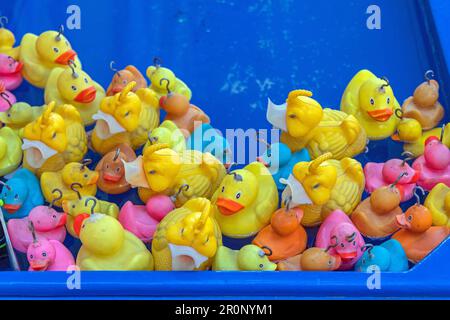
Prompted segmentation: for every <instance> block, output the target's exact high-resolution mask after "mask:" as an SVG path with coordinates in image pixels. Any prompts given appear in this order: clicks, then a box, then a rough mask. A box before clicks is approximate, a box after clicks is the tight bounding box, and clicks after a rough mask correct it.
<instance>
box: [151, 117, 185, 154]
mask: <svg viewBox="0 0 450 320" xmlns="http://www.w3.org/2000/svg"><path fill="white" fill-rule="evenodd" d="M153 143H167V144H168V145H169V148H170V149H172V150H173V151H175V152H177V153H182V152H183V151H185V150H186V140H185V138H184V135H183V133H182V132H181V130H180V129H179V128H178V127H177V125H176V124H175V123H173V122H172V121H170V120H165V121H163V122H162V123H161V125H160V126H159V127H157V128H156V129H153V130H152V131H151V132H150V134H149V136H148V141H147V143H146V144H145V146H144V148H147V147H148V146H150V145H152V144H153Z"/></svg>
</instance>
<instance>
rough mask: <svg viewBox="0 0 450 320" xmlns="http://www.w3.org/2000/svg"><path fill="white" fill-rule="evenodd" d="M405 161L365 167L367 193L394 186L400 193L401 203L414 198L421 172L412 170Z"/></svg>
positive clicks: (398, 160) (371, 164)
mask: <svg viewBox="0 0 450 320" xmlns="http://www.w3.org/2000/svg"><path fill="white" fill-rule="evenodd" d="M410 159H411V157H408V158H406V159H404V160H401V159H391V160H388V161H386V162H385V163H375V162H368V163H367V164H366V165H365V166H364V175H365V177H366V191H367V192H369V193H371V192H374V191H375V190H376V189H378V188H380V187H384V186H393V187H395V188H397V189H398V190H399V191H400V195H401V202H404V201H408V200H409V199H411V198H412V196H413V193H414V188H415V187H416V183H417V181H418V180H419V177H420V171H419V170H415V169H414V168H412V167H411V166H410V165H409V164H408V163H407V162H406V161H407V160H410Z"/></svg>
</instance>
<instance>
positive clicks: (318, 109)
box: [267, 90, 367, 159]
mask: <svg viewBox="0 0 450 320" xmlns="http://www.w3.org/2000/svg"><path fill="white" fill-rule="evenodd" d="M311 97H312V93H311V92H310V91H307V90H294V91H291V92H290V93H289V95H288V98H287V100H286V103H285V104H283V105H275V104H273V103H272V101H270V99H269V103H268V108H267V120H268V121H269V122H270V123H271V124H272V125H273V126H274V127H276V128H279V129H281V130H282V131H283V132H282V134H281V142H283V143H285V144H286V145H287V146H288V147H289V148H290V149H291V151H293V152H295V151H299V150H301V149H303V148H307V149H308V153H309V155H310V156H311V158H312V159H315V158H317V157H319V156H321V155H322V154H324V153H327V152H331V153H332V154H333V157H334V158H335V159H342V158H345V157H353V156H355V155H357V154H359V153H361V152H362V151H363V150H364V149H365V146H366V143H367V137H366V133H365V132H364V129H363V128H362V126H361V124H360V123H359V122H358V120H357V119H356V118H355V117H354V116H352V115H348V114H346V113H345V112H342V111H338V110H332V109H328V108H325V109H322V106H321V105H320V104H319V103H318V102H317V101H316V100H314V99H312V98H311Z"/></svg>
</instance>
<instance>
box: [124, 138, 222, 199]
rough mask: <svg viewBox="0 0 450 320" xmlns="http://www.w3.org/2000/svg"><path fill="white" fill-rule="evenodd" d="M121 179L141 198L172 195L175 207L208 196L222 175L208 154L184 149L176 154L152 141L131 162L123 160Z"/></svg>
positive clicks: (209, 196) (220, 166)
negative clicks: (136, 191) (135, 189)
mask: <svg viewBox="0 0 450 320" xmlns="http://www.w3.org/2000/svg"><path fill="white" fill-rule="evenodd" d="M124 166H125V179H126V180H127V182H128V183H130V184H131V185H132V186H134V187H139V189H138V194H139V197H140V198H141V200H142V201H144V202H147V200H148V199H149V198H150V197H151V196H153V195H156V194H164V195H168V196H171V197H173V200H174V202H175V205H176V206H177V207H179V206H181V205H183V204H184V203H185V202H186V201H188V200H189V199H192V198H197V197H205V198H211V196H212V195H213V193H214V191H215V190H216V189H217V187H218V186H219V184H220V183H221V182H222V179H223V178H224V176H225V175H226V170H225V167H224V166H223V164H222V163H221V162H220V161H219V160H217V158H216V157H214V156H213V155H212V154H210V153H201V152H199V151H196V150H186V151H184V152H183V153H182V154H178V153H176V152H175V151H173V150H172V149H170V148H169V146H168V145H167V144H162V143H156V144H153V145H151V146H149V147H147V148H145V150H144V151H143V155H142V156H139V157H137V158H136V160H134V161H132V162H124Z"/></svg>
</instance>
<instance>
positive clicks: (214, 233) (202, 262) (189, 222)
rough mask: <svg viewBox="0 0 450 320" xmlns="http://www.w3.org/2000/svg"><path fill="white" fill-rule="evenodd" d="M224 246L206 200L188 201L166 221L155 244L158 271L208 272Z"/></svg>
mask: <svg viewBox="0 0 450 320" xmlns="http://www.w3.org/2000/svg"><path fill="white" fill-rule="evenodd" d="M221 245H222V234H221V233H220V229H219V225H218V224H217V222H216V221H215V220H214V218H213V216H212V212H211V203H210V202H209V200H208V199H206V198H195V199H191V200H189V201H187V202H186V203H185V204H184V205H183V206H182V207H180V208H178V209H175V210H173V211H172V212H170V213H169V214H168V215H167V216H165V217H164V219H162V221H161V222H160V224H159V225H158V227H157V229H156V232H155V234H154V236H153V241H152V252H153V256H154V258H155V270H186V271H189V270H206V269H208V268H209V267H210V266H211V264H212V262H213V258H214V256H215V254H216V252H217V249H218V248H219V247H220V246H221Z"/></svg>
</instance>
